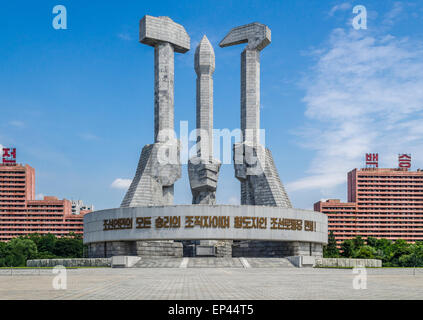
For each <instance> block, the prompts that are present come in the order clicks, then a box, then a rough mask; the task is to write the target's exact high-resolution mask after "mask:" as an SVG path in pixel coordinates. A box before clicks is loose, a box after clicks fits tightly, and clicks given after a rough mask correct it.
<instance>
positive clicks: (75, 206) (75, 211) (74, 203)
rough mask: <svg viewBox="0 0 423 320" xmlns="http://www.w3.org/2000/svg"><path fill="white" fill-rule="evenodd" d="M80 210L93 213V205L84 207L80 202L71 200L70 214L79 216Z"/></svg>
mask: <svg viewBox="0 0 423 320" xmlns="http://www.w3.org/2000/svg"><path fill="white" fill-rule="evenodd" d="M81 210H83V211H85V210H90V211H94V205H90V206H88V205H85V204H84V202H83V201H82V200H72V214H80V213H81Z"/></svg>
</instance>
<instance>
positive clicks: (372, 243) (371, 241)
mask: <svg viewBox="0 0 423 320" xmlns="http://www.w3.org/2000/svg"><path fill="white" fill-rule="evenodd" d="M376 243H377V239H376V238H374V237H367V240H366V244H367V245H368V246H370V247H373V248H376Z"/></svg>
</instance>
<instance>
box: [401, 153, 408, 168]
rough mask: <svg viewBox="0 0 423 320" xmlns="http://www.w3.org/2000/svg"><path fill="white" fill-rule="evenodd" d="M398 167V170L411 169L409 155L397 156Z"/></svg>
mask: <svg viewBox="0 0 423 320" xmlns="http://www.w3.org/2000/svg"><path fill="white" fill-rule="evenodd" d="M398 167H400V168H407V169H410V168H411V154H405V153H404V154H399V155H398Z"/></svg>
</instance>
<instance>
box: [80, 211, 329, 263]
mask: <svg viewBox="0 0 423 320" xmlns="http://www.w3.org/2000/svg"><path fill="white" fill-rule="evenodd" d="M326 243H327V217H326V215H324V214H322V213H320V212H314V211H310V210H300V209H291V208H280V207H266V206H247V205H241V206H234V205H177V206H151V207H130V208H116V209H108V210H101V211H95V212H91V213H89V214H86V215H85V217H84V244H86V245H87V256H88V257H89V258H108V257H112V256H139V257H167V258H181V257H198V256H203V257H288V256H314V257H322V246H323V245H324V244H326Z"/></svg>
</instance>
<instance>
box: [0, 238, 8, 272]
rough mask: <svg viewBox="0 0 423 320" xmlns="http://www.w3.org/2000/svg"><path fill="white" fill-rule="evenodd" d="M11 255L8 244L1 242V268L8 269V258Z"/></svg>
mask: <svg viewBox="0 0 423 320" xmlns="http://www.w3.org/2000/svg"><path fill="white" fill-rule="evenodd" d="M8 254H9V250H8V248H7V243H6V242H0V267H6V256H7V255H8Z"/></svg>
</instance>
